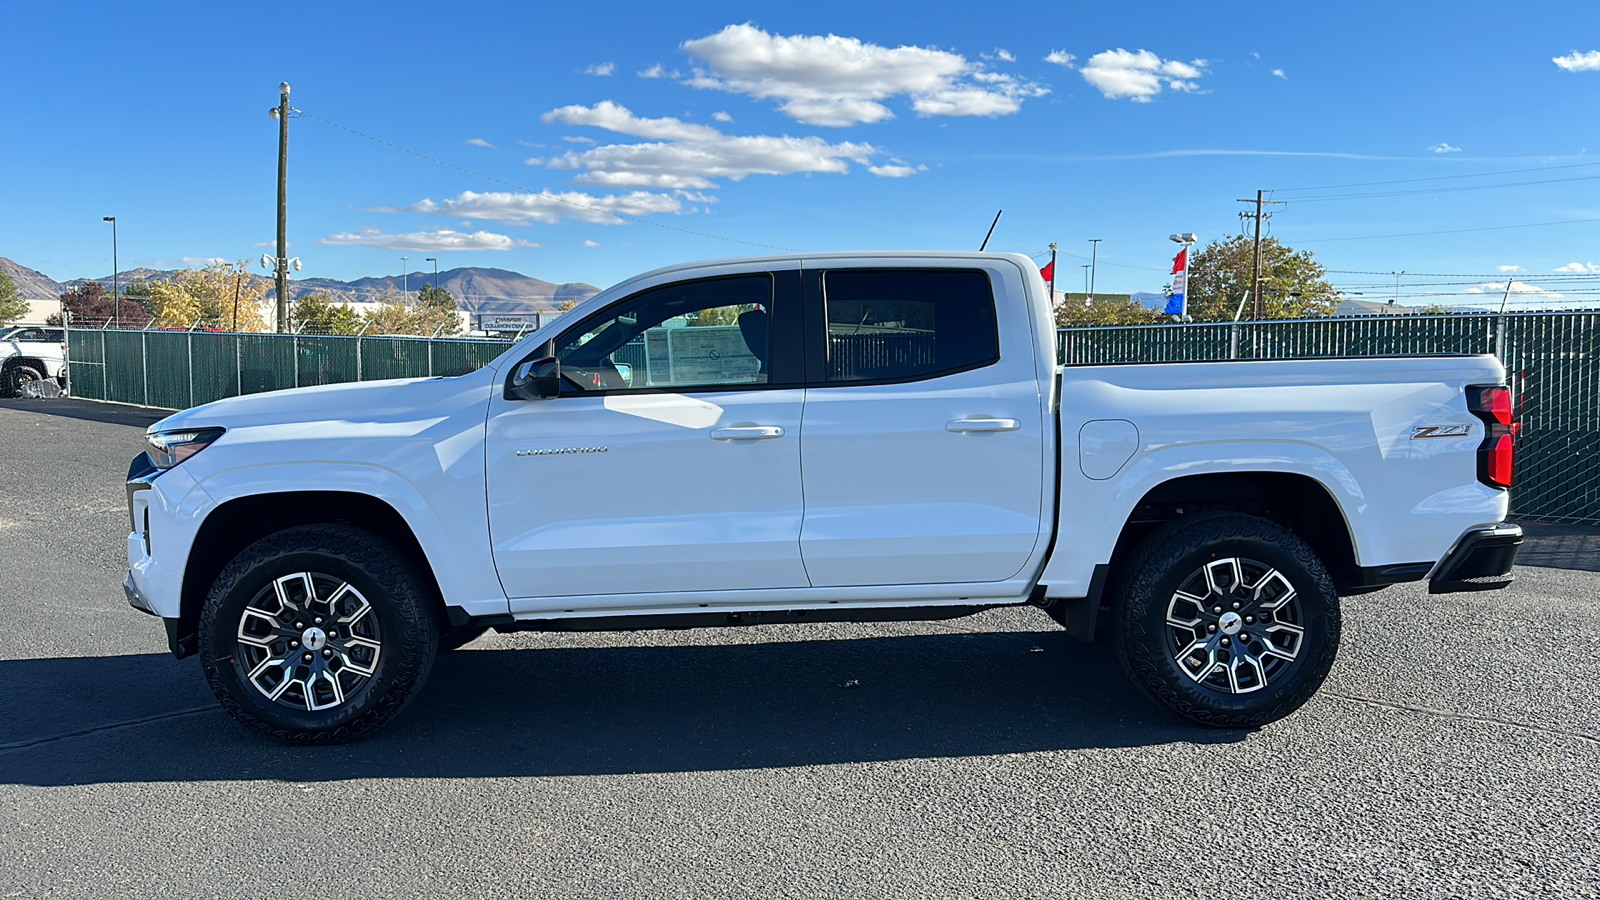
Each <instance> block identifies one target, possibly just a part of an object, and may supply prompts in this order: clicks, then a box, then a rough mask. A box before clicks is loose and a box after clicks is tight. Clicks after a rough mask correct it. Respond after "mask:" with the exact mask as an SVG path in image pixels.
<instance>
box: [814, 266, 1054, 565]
mask: <svg viewBox="0 0 1600 900" xmlns="http://www.w3.org/2000/svg"><path fill="white" fill-rule="evenodd" d="M812 265H813V264H812V263H811V262H809V261H808V262H807V267H808V271H807V272H806V277H805V279H804V286H805V299H806V328H807V333H806V337H807V341H806V352H807V382H808V386H807V390H806V408H805V422H804V425H803V435H802V441H801V471H802V479H803V481H804V486H805V500H806V502H805V520H804V524H803V526H802V528H801V533H800V548H801V556H802V558H803V559H804V561H805V566H806V572H807V574H808V575H809V576H810V580H811V583H812V585H814V586H817V587H824V586H867V585H900V584H940V583H959V582H999V581H1006V580H1008V579H1011V578H1013V577H1015V576H1017V575H1018V574H1019V572H1020V571H1021V570H1022V569H1023V568H1024V566H1025V565H1026V564H1027V563H1028V561H1029V559H1030V557H1031V556H1032V555H1033V553H1034V551H1035V549H1036V547H1037V546H1038V545H1039V542H1040V540H1041V530H1042V527H1041V523H1042V522H1044V521H1045V519H1046V518H1047V510H1046V509H1045V508H1044V507H1043V505H1042V504H1043V503H1044V501H1045V489H1046V480H1045V479H1046V475H1047V470H1046V466H1045V460H1044V452H1045V448H1046V446H1047V438H1046V434H1045V428H1046V426H1047V424H1048V419H1047V416H1046V412H1047V404H1046V403H1045V402H1044V400H1043V398H1042V397H1041V395H1040V384H1039V377H1038V373H1037V369H1036V366H1035V360H1034V351H1033V347H1034V338H1033V335H1032V332H1031V328H1030V325H1029V316H1028V311H1027V309H1026V308H1024V307H1023V306H1022V301H1021V299H1020V297H1021V293H1020V284H1021V282H1020V275H1019V273H1017V272H1016V271H1009V270H1014V269H1015V268H1016V267H1015V266H1014V265H1011V264H1009V263H993V262H989V261H984V260H976V259H975V260H974V261H973V265H972V266H971V267H967V268H909V267H900V268H882V267H874V266H873V265H871V264H870V263H866V262H862V261H855V260H841V261H840V262H839V263H838V264H836V265H827V264H826V263H823V264H821V265H820V266H819V268H818V270H816V271H809V269H810V267H811V266H812ZM1001 284H1008V285H1009V286H1010V287H1011V288H1012V296H1014V297H1015V298H1016V300H1015V302H1016V303H1017V304H1018V305H1017V306H1016V307H1014V308H1011V309H1008V310H1006V315H1004V316H1000V315H998V314H997V310H996V288H997V285H1001Z"/></svg>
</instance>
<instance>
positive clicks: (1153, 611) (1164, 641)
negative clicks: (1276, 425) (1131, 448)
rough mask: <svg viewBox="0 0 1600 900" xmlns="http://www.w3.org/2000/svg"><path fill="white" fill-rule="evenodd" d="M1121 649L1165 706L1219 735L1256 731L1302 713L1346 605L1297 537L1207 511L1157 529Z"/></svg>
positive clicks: (1139, 567) (1121, 617) (1126, 592)
mask: <svg viewBox="0 0 1600 900" xmlns="http://www.w3.org/2000/svg"><path fill="white" fill-rule="evenodd" d="M1126 571H1127V573H1128V574H1127V576H1126V577H1125V578H1124V579H1123V581H1122V589H1121V596H1120V597H1119V598H1118V599H1119V608H1118V615H1117V625H1118V629H1117V645H1118V646H1117V651H1118V656H1119V657H1120V658H1121V660H1122V664H1123V667H1124V668H1125V669H1126V670H1127V672H1128V674H1129V676H1130V677H1131V678H1132V679H1133V680H1134V682H1135V683H1137V684H1138V685H1139V686H1140V687H1141V688H1143V689H1144V690H1145V692H1146V693H1148V694H1149V695H1150V696H1151V697H1152V698H1153V699H1154V700H1155V701H1156V702H1157V703H1159V704H1161V705H1162V706H1164V707H1166V708H1167V709H1169V710H1171V711H1172V712H1175V713H1177V714H1178V715H1180V716H1183V717H1185V718H1187V719H1190V720H1192V721H1195V722H1198V723H1200V724H1202V725H1210V726H1214V727H1218V728H1253V727H1256V726H1260V725H1265V724H1267V723H1268V722H1273V721H1276V720H1278V719H1281V718H1283V717H1284V716H1287V715H1289V714H1290V713H1292V712H1294V711H1295V710H1297V709H1299V708H1300V707H1301V706H1302V705H1304V704H1305V702H1306V701H1307V700H1309V699H1311V695H1312V694H1314V693H1316V691H1317V688H1318V687H1320V686H1321V684H1322V682H1323V679H1325V678H1326V677H1327V675H1328V670H1329V669H1330V668H1332V666H1333V661H1334V657H1335V655H1336V654H1337V652H1338V647H1339V599H1338V595H1337V594H1336V592H1335V590H1334V587H1333V581H1332V579H1331V578H1329V576H1328V572H1327V569H1326V568H1325V567H1324V566H1323V564H1322V561H1321V560H1320V559H1318V558H1317V555H1316V554H1315V553H1314V552H1312V550H1311V548H1310V547H1308V546H1307V545H1306V543H1305V542H1304V541H1302V540H1301V539H1300V538H1299V537H1298V536H1296V535H1295V534H1294V533H1293V532H1292V531H1289V530H1288V529H1287V528H1284V527H1283V526H1281V525H1278V524H1277V523H1275V522H1271V521H1268V520H1266V519H1261V518H1257V517H1255V516H1247V515H1242V514H1236V513H1214V514H1212V513H1203V514H1199V515H1194V516H1186V517H1184V518H1182V519H1179V520H1177V521H1175V522H1170V523H1168V524H1167V525H1164V526H1162V527H1161V528H1160V529H1157V530H1156V531H1155V532H1154V533H1152V534H1151V535H1150V536H1149V537H1148V538H1147V539H1146V540H1145V541H1144V543H1143V544H1141V545H1140V546H1139V548H1138V550H1136V551H1135V552H1134V553H1133V555H1132V556H1131V558H1130V559H1129V562H1128V568H1127V569H1126Z"/></svg>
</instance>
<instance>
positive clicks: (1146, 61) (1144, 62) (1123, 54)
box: [1082, 48, 1207, 103]
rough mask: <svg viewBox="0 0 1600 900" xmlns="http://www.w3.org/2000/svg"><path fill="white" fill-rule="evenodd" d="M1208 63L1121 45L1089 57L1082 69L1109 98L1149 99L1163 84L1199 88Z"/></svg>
mask: <svg viewBox="0 0 1600 900" xmlns="http://www.w3.org/2000/svg"><path fill="white" fill-rule="evenodd" d="M1206 66H1207V63H1206V61H1205V60H1203V59H1196V60H1192V61H1190V62H1180V61H1178V60H1175V59H1162V58H1161V57H1159V56H1157V55H1155V54H1154V53H1151V52H1150V51H1149V50H1140V51H1138V52H1136V53H1130V52H1129V51H1127V50H1123V49H1121V48H1118V49H1116V50H1106V51H1103V52H1101V53H1096V54H1095V55H1093V56H1091V57H1089V61H1088V62H1087V63H1085V64H1084V66H1083V70H1082V72H1083V80H1084V81H1087V82H1089V83H1090V84H1092V85H1094V86H1095V87H1096V88H1099V90H1100V93H1102V94H1104V95H1105V96H1106V98H1107V99H1110V100H1120V99H1123V98H1127V99H1129V100H1132V101H1133V102H1135V103H1149V102H1150V100H1151V99H1152V98H1154V97H1155V96H1156V95H1157V94H1160V93H1161V90H1162V87H1163V86H1165V87H1167V88H1169V89H1171V90H1174V91H1182V92H1185V93H1194V92H1196V91H1198V90H1200V85H1199V83H1198V80H1199V79H1200V78H1201V77H1202V76H1203V75H1205V70H1206Z"/></svg>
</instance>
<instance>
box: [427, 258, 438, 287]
mask: <svg viewBox="0 0 1600 900" xmlns="http://www.w3.org/2000/svg"><path fill="white" fill-rule="evenodd" d="M427 262H431V263H433V289H434V290H436V291H437V290H438V289H439V259H438V257H434V256H430V257H428V259H427Z"/></svg>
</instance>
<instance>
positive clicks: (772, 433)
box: [711, 425, 783, 441]
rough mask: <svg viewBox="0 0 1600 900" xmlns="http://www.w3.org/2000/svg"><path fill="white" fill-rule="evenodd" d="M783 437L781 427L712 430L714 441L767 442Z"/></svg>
mask: <svg viewBox="0 0 1600 900" xmlns="http://www.w3.org/2000/svg"><path fill="white" fill-rule="evenodd" d="M781 437H783V426H781V425H731V426H729V427H727V428H713V429H711V439H712V440H713V441H765V440H769V439H771V438H781Z"/></svg>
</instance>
